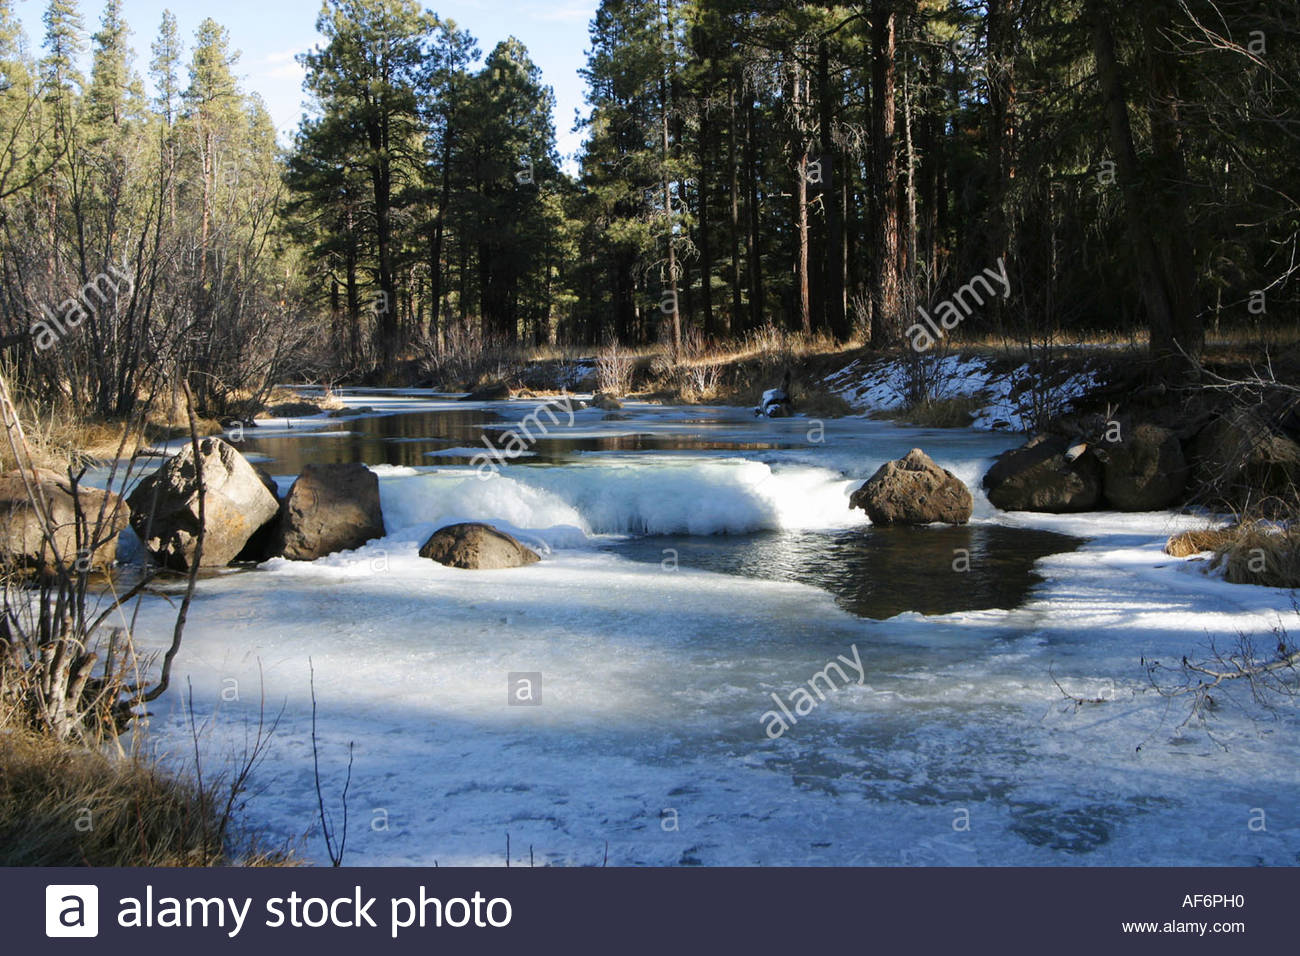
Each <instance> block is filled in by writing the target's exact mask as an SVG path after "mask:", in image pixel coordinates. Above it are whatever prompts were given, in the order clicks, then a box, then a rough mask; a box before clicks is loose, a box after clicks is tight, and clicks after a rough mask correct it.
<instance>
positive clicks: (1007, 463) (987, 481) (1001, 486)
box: [983, 435, 1101, 513]
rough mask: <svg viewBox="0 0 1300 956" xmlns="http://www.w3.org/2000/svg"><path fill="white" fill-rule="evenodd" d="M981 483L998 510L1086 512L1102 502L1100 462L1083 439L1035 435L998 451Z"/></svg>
mask: <svg viewBox="0 0 1300 956" xmlns="http://www.w3.org/2000/svg"><path fill="white" fill-rule="evenodd" d="M983 484H984V489H985V491H986V492H987V493H988V497H989V501H990V502H992V503H993V505H994V506H996V507H998V508H1001V509H1002V510H1003V511H1046V512H1051V513H1061V512H1067V511H1090V510H1092V509H1093V508H1096V507H1097V505H1098V504H1099V503H1100V502H1101V464H1100V463H1099V462H1098V461H1097V459H1096V458H1095V457H1093V455H1092V454H1091V453H1090V452H1089V451H1088V448H1087V446H1086V445H1084V444H1081V443H1077V442H1072V441H1071V440H1070V439H1068V438H1062V437H1058V436H1054V435H1037V436H1035V437H1034V438H1032V439H1031V440H1030V441H1029V442H1028V443H1027V444H1025V445H1023V446H1022V447H1020V448H1015V449H1012V450H1011V451H1008V452H1003V453H1002V454H1001V455H999V456H998V460H997V461H996V462H995V463H994V465H993V467H992V468H990V469H989V470H988V473H987V474H986V475H985V476H984V482H983Z"/></svg>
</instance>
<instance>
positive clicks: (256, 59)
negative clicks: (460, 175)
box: [14, 0, 598, 156]
mask: <svg viewBox="0 0 1300 956" xmlns="http://www.w3.org/2000/svg"><path fill="white" fill-rule="evenodd" d="M597 2H598V0H553V2H536V0H534V2H519V3H511V2H510V0H455V2H439V3H434V4H430V5H429V6H430V7H431V9H433V10H434V11H435V12H437V13H438V14H439V15H441V16H442V17H444V18H449V19H452V20H455V21H456V22H457V23H458V24H460V25H461V26H462V27H464V28H465V29H467V30H469V32H470V33H472V34H474V36H475V37H476V38H477V39H478V42H479V49H480V50H481V51H482V52H483V54H484V55H486V54H487V53H488V52H489V51H490V50H491V49H492V47H493V46H494V45H495V44H496V43H497V41H499V40H503V39H505V38H506V37H507V36H509V35H512V34H513V35H514V36H516V37H518V38H519V39H520V40H522V41H523V42H524V44H525V45H526V46H527V47H528V50H529V53H530V54H531V55H532V58H533V61H534V62H535V63H536V64H537V65H538V66H539V67H541V69H542V74H543V76H544V77H545V81H546V82H547V83H548V84H550V85H551V86H552V87H554V88H555V98H556V110H555V131H556V135H557V139H558V141H559V149H560V153H561V155H562V156H569V155H571V154H573V153H574V152H575V151H576V150H577V149H578V146H579V144H580V143H581V136H580V135H579V134H576V133H572V132H570V130H571V129H572V128H573V125H574V111H575V110H582V111H583V112H585V104H584V102H583V83H582V80H581V79H580V78H579V76H578V70H579V69H580V68H581V67H582V66H583V64H584V63H585V62H586V50H587V47H588V40H587V25H588V23H589V22H590V21H591V18H592V17H593V16H594V15H595V12H596V5H597ZM45 6H46V2H45V0H18V2H17V3H15V4H14V11H15V13H17V15H18V17H19V19H20V20H22V23H23V26H24V28H25V29H26V32H27V37H28V39H29V41H30V42H31V44H32V45H33V47H34V48H35V47H37V46H38V45H39V44H40V41H41V35H42V32H43V27H42V25H41V14H42V12H43V11H44V9H45ZM320 7H321V4H320V0H222V2H220V3H193V2H187V0H170V2H168V0H123V3H122V10H123V14H124V15H125V17H126V21H127V24H128V25H129V26H130V27H131V43H132V46H133V47H134V48H135V51H136V64H135V66H136V69H137V70H138V71H139V72H140V73H141V74H144V73H145V72H146V70H147V68H148V64H149V57H150V53H149V46H150V44H151V43H153V40H154V37H155V36H156V35H157V32H158V24H159V22H161V20H162V12H163V10H164V9H168V8H170V9H171V11H172V12H173V13H175V14H176V18H177V20H178V21H179V23H180V29H181V36H182V37H183V38H184V39H185V40H186V41H187V44H188V42H189V41H190V40H191V39H192V38H193V36H194V30H195V28H196V27H197V26H198V25H199V22H200V21H201V20H202V19H203V18H204V17H208V16H210V17H212V18H213V19H214V20H216V21H217V22H218V23H221V24H222V25H223V26H225V27H226V29H228V30H229V31H230V38H231V43H232V45H233V46H234V48H235V49H237V50H239V51H241V53H242V56H241V57H240V60H239V65H238V68H237V69H238V72H239V74H240V76H241V77H242V78H243V82H244V87H245V89H247V90H249V91H255V92H257V93H260V94H261V95H262V97H263V99H265V100H266V104H267V107H268V108H269V109H270V111H271V115H272V117H273V118H274V119H275V123H276V126H277V127H278V128H279V129H280V130H281V132H282V133H288V132H291V131H292V130H293V129H294V128H296V127H297V125H298V117H299V115H301V112H302V101H303V93H302V71H301V69H300V68H299V67H298V64H297V63H296V62H294V55H295V54H297V53H301V52H303V51H304V50H307V49H309V48H310V47H312V46H314V45H315V44H316V41H317V39H318V37H317V34H316V15H317V14H318V13H319V12H320ZM102 10H103V3H102V0H82V3H81V11H82V14H83V16H84V17H85V20H86V28H87V31H88V32H92V33H93V32H94V31H95V30H96V29H98V26H99V18H100V13H101V11H102Z"/></svg>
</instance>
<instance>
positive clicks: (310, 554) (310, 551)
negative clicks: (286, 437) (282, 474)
mask: <svg viewBox="0 0 1300 956" xmlns="http://www.w3.org/2000/svg"><path fill="white" fill-rule="evenodd" d="M383 536H384V512H383V509H382V508H381V507H380V504H379V478H378V476H377V475H375V473H374V472H373V471H371V470H370V469H369V468H367V467H366V466H365V465H363V464H360V463H356V462H352V463H347V464H334V465H307V466H306V467H305V468H303V470H302V474H300V475H299V476H298V480H297V481H295V482H294V483H293V487H292V488H290V489H289V494H288V495H287V496H286V497H285V499H284V503H283V504H282V505H281V506H280V521H279V526H278V529H277V536H276V543H275V546H274V547H273V548H272V553H274V554H278V555H281V556H282V557H286V558H288V559H289V560H291V561H315V560H316V559H317V558H323V557H324V556H325V555H327V554H333V553H334V552H335V551H350V550H352V549H354V548H359V547H361V546H362V545H363V544H365V543H366V542H367V541H371V540H373V539H375V538H382V537H383Z"/></svg>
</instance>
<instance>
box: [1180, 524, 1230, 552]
mask: <svg viewBox="0 0 1300 956" xmlns="http://www.w3.org/2000/svg"><path fill="white" fill-rule="evenodd" d="M1235 535H1236V529H1235V528H1198V529H1195V530H1193V531H1184V532H1182V533H1181V534H1176V535H1174V536H1173V537H1171V538H1170V539H1169V540H1168V541H1166V542H1165V554H1170V555H1173V556H1174V557H1175V558H1189V557H1191V556H1192V555H1194V554H1202V553H1203V552H1206V551H1217V550H1219V549H1220V548H1225V547H1227V546H1228V545H1229V544H1230V543H1231V541H1232V539H1233V537H1234V536H1235Z"/></svg>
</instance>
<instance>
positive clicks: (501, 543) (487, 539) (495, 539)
mask: <svg viewBox="0 0 1300 956" xmlns="http://www.w3.org/2000/svg"><path fill="white" fill-rule="evenodd" d="M420 557H422V558H430V559H432V560H434V561H437V562H438V563H439V564H445V565H447V566H448V567H451V568H465V569H467V570H497V569H500V568H518V567H523V566H524V565H526V564H533V563H535V562H537V561H540V560H541V559H540V558H539V557H538V556H537V553H536V552H535V551H533V550H532V549H531V548H528V547H525V546H524V545H522V544H520V543H519V542H518V541H516V540H515V539H514V538H513V537H511V536H510V535H508V534H506V533H505V532H504V531H498V530H497V529H496V528H494V527H492V526H491V525H486V524H478V523H476V522H468V523H465V524H453V525H448V526H447V527H445V528H439V529H438V530H437V531H435V532H434V533H433V535H432V536H431V537H430V538H429V540H428V541H426V542H424V545H423V546H422V547H421V548H420Z"/></svg>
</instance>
